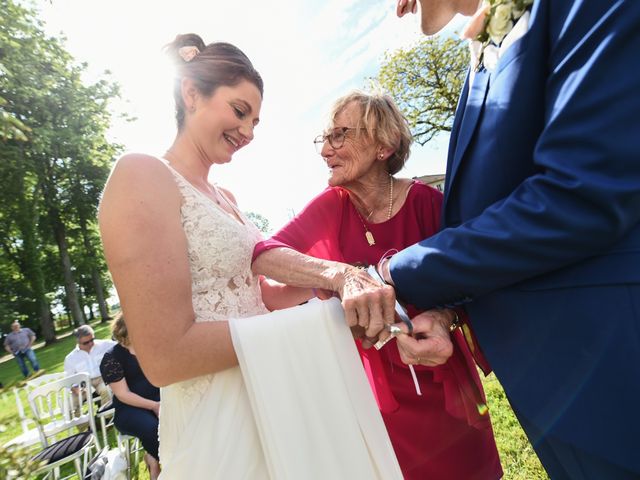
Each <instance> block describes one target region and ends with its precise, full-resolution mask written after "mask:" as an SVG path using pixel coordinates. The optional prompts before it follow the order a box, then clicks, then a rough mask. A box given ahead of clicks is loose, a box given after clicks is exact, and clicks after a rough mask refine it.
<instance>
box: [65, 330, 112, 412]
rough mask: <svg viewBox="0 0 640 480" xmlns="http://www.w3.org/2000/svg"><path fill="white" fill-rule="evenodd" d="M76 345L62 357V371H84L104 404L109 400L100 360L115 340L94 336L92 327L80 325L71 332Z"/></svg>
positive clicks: (70, 372) (71, 373)
mask: <svg viewBox="0 0 640 480" xmlns="http://www.w3.org/2000/svg"><path fill="white" fill-rule="evenodd" d="M73 334H74V335H75V337H76V341H77V345H76V348H74V349H73V350H72V351H71V352H69V354H68V355H67V356H66V357H65V359H64V373H65V374H67V375H75V374H76V373H82V372H86V373H88V374H89V377H91V385H92V386H93V388H94V389H95V391H96V392H98V394H99V395H100V404H101V405H105V404H106V403H108V402H109V401H110V400H111V395H110V394H109V390H108V389H107V386H106V385H105V384H104V382H103V381H102V377H101V376H100V361H101V360H102V357H103V355H104V354H105V352H106V351H107V350H110V349H111V348H112V347H113V346H114V345H115V344H116V342H114V341H113V340H100V339H97V338H95V335H94V332H93V328H91V327H90V326H89V325H82V326H80V327H78V328H76V330H75V331H74V332H73Z"/></svg>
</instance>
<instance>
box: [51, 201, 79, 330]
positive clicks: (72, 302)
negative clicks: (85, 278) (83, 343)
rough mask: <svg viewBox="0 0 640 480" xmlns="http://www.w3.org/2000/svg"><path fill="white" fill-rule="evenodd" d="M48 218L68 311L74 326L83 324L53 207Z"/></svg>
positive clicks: (66, 249)
mask: <svg viewBox="0 0 640 480" xmlns="http://www.w3.org/2000/svg"><path fill="white" fill-rule="evenodd" d="M52 210H53V211H52ZM49 219H50V220H51V224H52V227H53V233H54V236H55V238H56V243H57V244H58V252H59V253H60V265H61V266H62V274H63V276H64V291H65V293H66V295H67V307H68V311H69V313H70V314H71V319H72V321H73V325H74V326H78V325H84V324H85V321H84V316H83V315H82V310H81V309H80V302H79V301H78V288H77V286H76V282H75V280H74V278H73V272H72V270H71V257H70V256H69V247H68V245H67V235H66V232H65V228H64V225H63V224H62V221H61V220H60V217H59V215H58V212H57V211H56V210H55V209H50V210H49Z"/></svg>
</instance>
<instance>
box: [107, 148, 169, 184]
mask: <svg viewBox="0 0 640 480" xmlns="http://www.w3.org/2000/svg"><path fill="white" fill-rule="evenodd" d="M149 176H151V177H152V178H149ZM158 178H168V179H170V178H171V173H170V172H169V169H168V168H167V166H166V165H165V164H164V163H163V162H162V161H161V160H160V159H159V158H157V157H154V156H152V155H146V154H144V153H128V154H126V155H123V156H122V157H120V158H119V159H118V161H117V162H116V164H115V165H114V167H113V170H112V171H111V176H110V177H109V182H112V181H123V182H141V183H143V184H144V183H150V182H151V180H157V179H158Z"/></svg>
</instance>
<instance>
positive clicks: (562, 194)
mask: <svg viewBox="0 0 640 480" xmlns="http://www.w3.org/2000/svg"><path fill="white" fill-rule="evenodd" d="M570 3H571V2H570ZM571 5H573V6H575V8H573V9H571V11H570V12H569V11H568V12H565V13H566V15H565V17H564V18H565V20H564V22H563V23H562V24H561V25H560V27H561V28H556V29H555V30H554V31H553V33H554V37H555V38H554V39H553V40H550V51H549V60H548V68H549V75H548V78H547V83H546V97H545V105H544V107H545V122H544V129H543V131H542V134H541V135H540V137H539V139H538V142H537V144H536V148H535V151H534V152H533V162H534V164H535V165H536V167H537V168H536V171H537V172H539V173H537V174H535V175H532V176H530V177H528V178H527V179H526V180H525V181H524V182H522V183H521V184H520V185H519V186H518V187H517V188H516V189H515V190H514V191H512V192H511V194H510V195H508V196H507V197H505V198H503V199H502V200H500V201H498V202H496V203H494V204H493V205H490V206H488V207H487V208H486V209H485V210H484V211H483V212H482V213H481V214H480V215H478V216H476V217H475V218H473V219H470V220H468V221H466V222H464V223H462V224H461V225H460V226H458V227H455V228H449V229H445V230H442V231H441V232H439V233H438V234H437V235H435V236H433V237H431V238H428V239H425V240H423V241H421V242H419V243H417V244H415V245H413V246H411V247H409V248H407V249H405V250H403V251H402V252H400V253H399V254H397V255H395V256H394V257H393V258H392V260H391V263H390V268H391V275H392V277H393V280H394V282H395V284H396V287H397V290H398V294H399V296H400V297H401V298H403V299H404V300H406V301H408V302H409V303H412V304H415V305H417V306H419V307H420V308H432V307H434V306H439V305H444V304H459V303H465V302H468V301H471V300H473V298H476V297H478V296H481V295H483V294H486V293H488V292H491V291H493V290H497V289H500V288H504V287H506V286H509V285H513V284H515V283H518V282H520V281H523V280H526V279H529V278H532V277H535V276H537V275H541V274H544V273H548V272H551V271H553V270H556V269H560V268H562V267H565V266H568V265H571V264H574V263H577V262H580V261H582V260H584V259H587V258H588V257H592V256H595V255H598V254H599V253H602V252H604V251H607V249H609V248H611V247H612V246H613V245H615V244H616V243H618V242H620V241H621V240H622V239H623V238H624V237H625V235H627V234H629V233H630V232H631V231H632V230H633V229H634V228H638V222H639V220H640V94H639V87H640V67H639V66H638V62H637V58H638V52H640V29H639V25H640V2H637V1H629V0H627V1H625V0H619V1H615V2H606V5H605V4H603V3H599V2H597V1H595V0H592V1H585V2H581V3H579V2H573V3H571ZM553 13H554V12H553V11H552V12H551V15H550V17H553ZM523 94H526V93H523ZM522 121H523V125H526V119H522ZM497 134H499V132H497ZM457 194H459V195H464V192H461V193H457Z"/></svg>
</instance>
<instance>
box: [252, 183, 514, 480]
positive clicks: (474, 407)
mask: <svg viewBox="0 0 640 480" xmlns="http://www.w3.org/2000/svg"><path fill="white" fill-rule="evenodd" d="M441 205H442V195H441V194H440V192H438V191H437V190H435V189H433V188H431V187H428V186H426V185H424V184H422V183H420V182H416V181H414V182H413V184H412V186H411V188H410V190H409V193H408V196H407V199H406V201H405V203H404V205H403V206H402V208H401V209H400V211H399V212H398V213H397V214H396V215H394V216H393V217H392V218H391V219H389V220H388V221H386V222H383V223H378V224H369V223H366V226H367V229H369V230H370V231H371V233H372V234H373V236H374V238H375V242H376V244H375V245H374V246H370V245H369V244H368V243H367V240H366V238H365V235H364V234H365V228H364V225H363V219H362V218H361V217H360V216H359V215H358V213H357V211H356V210H355V207H354V206H353V204H352V202H351V201H350V200H349V192H348V191H347V190H345V189H342V188H339V187H329V188H327V189H326V190H324V191H323V192H322V193H321V194H320V195H318V196H317V197H316V198H314V199H313V200H312V201H311V202H310V203H309V204H308V205H307V206H306V207H305V209H304V210H303V211H302V212H301V213H300V214H299V215H297V216H296V217H295V218H294V219H293V220H291V221H290V222H289V223H288V224H287V225H286V226H285V227H283V228H282V229H281V230H280V231H279V232H278V233H276V234H275V235H274V236H273V237H272V238H270V239H268V240H264V241H263V242H260V243H258V244H257V245H256V249H255V251H254V258H255V257H257V256H258V255H259V254H260V253H261V252H263V251H265V250H269V249H271V248H278V247H283V246H287V247H290V248H293V249H294V250H297V251H299V252H302V253H306V254H309V255H312V256H314V257H319V258H325V259H329V260H336V261H341V262H346V263H351V264H354V263H361V264H376V263H377V262H378V260H380V257H382V256H383V255H384V254H385V253H386V252H387V251H388V250H389V249H397V250H401V249H402V248H405V247H408V246H409V245H412V244H414V243H417V242H418V241H420V240H422V239H423V238H426V237H429V236H431V235H433V234H434V233H436V231H437V229H438V225H439V224H440V210H441ZM409 313H410V316H414V315H415V314H416V313H417V310H415V309H413V310H412V309H411V308H410V309H409ZM453 340H454V354H453V356H452V357H451V358H450V359H449V360H448V362H447V363H446V364H445V365H442V366H439V367H423V366H416V367H414V368H415V371H416V374H417V377H418V381H419V384H420V389H421V391H422V395H421V396H419V395H418V394H417V392H416V388H415V385H414V382H413V379H412V377H411V372H410V371H409V368H408V367H407V365H405V364H404V363H402V361H401V360H400V354H399V353H398V347H397V345H396V342H395V341H391V342H389V343H387V345H386V346H385V347H384V348H382V349H381V350H380V351H376V350H375V349H373V348H371V349H368V350H364V349H362V348H360V345H359V342H358V349H359V351H360V356H361V358H362V362H363V364H364V367H365V370H366V372H367V376H368V377H369V383H370V384H371V387H372V389H373V392H374V395H375V397H376V400H377V402H378V406H379V407H380V411H381V413H382V417H383V419H384V422H385V425H386V427H387V430H388V432H389V437H390V438H391V443H392V444H393V448H394V450H395V453H396V456H397V457H398V461H399V463H400V467H401V469H402V473H403V475H404V478H405V479H407V480H422V479H428V480H438V479H443V480H445V479H446V480H458V479H460V480H474V479H477V480H493V479H497V478H500V477H501V476H502V468H501V466H500V459H499V457H498V451H497V449H496V445H495V441H494V438H493V430H492V428H491V421H490V419H489V414H488V412H487V409H486V404H485V397H484V392H483V390H482V384H481V383H480V378H479V376H478V372H477V369H476V366H475V363H474V359H473V356H472V354H471V352H470V350H469V345H468V343H467V342H466V341H465V338H464V336H463V334H462V333H461V332H460V330H459V329H458V330H456V332H455V333H454V336H453Z"/></svg>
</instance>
